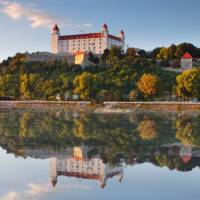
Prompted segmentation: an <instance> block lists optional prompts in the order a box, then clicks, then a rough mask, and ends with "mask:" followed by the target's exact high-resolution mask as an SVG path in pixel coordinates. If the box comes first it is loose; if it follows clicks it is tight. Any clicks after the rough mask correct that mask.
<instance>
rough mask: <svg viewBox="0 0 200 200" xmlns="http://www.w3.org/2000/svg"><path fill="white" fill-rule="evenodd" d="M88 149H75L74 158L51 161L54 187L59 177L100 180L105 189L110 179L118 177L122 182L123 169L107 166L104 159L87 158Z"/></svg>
mask: <svg viewBox="0 0 200 200" xmlns="http://www.w3.org/2000/svg"><path fill="white" fill-rule="evenodd" d="M86 152H87V147H85V146H82V147H75V148H74V153H73V156H72V157H70V158H66V159H58V158H56V157H55V158H51V159H50V180H51V183H52V186H56V184H57V181H58V176H67V177H76V178H81V179H89V180H99V183H100V186H101V187H102V188H104V187H105V186H106V182H107V179H108V178H112V177H113V176H117V177H118V179H119V181H120V182H121V180H122V178H123V174H124V172H123V167H122V165H119V166H111V165H110V164H105V163H104V162H103V160H102V159H100V158H98V157H95V158H91V159H89V158H87V156H86V155H85V154H86Z"/></svg>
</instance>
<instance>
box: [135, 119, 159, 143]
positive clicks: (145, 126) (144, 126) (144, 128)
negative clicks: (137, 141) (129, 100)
mask: <svg viewBox="0 0 200 200" xmlns="http://www.w3.org/2000/svg"><path fill="white" fill-rule="evenodd" d="M138 131H139V134H140V137H141V138H142V139H143V140H152V139H154V138H156V136H157V132H156V123H155V121H153V120H150V119H148V118H145V119H143V120H142V121H141V122H140V124H139V126H138Z"/></svg>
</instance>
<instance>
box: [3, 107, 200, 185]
mask: <svg viewBox="0 0 200 200" xmlns="http://www.w3.org/2000/svg"><path fill="white" fill-rule="evenodd" d="M199 118H200V116H199V115H193V116H184V115H175V114H164V115H162V114H152V113H150V114H143V113H138V114H136V113H135V114H124V115H123V114H121V115H119V114H115V115H114V114H93V113H70V112H65V111H59V112H38V111H37V112H36V111H32V112H28V111H16V112H9V111H6V112H1V113H0V122H1V123H0V145H1V147H2V148H4V149H5V150H6V151H7V153H12V154H14V155H15V156H19V157H23V158H27V157H30V158H32V159H49V162H50V169H49V171H50V180H51V183H52V185H53V186H56V184H57V181H58V180H59V177H60V176H65V177H69V178H70V177H76V178H78V179H89V180H98V181H99V184H100V186H101V187H102V188H104V187H105V186H106V183H107V180H108V179H109V178H112V177H113V178H114V177H115V178H117V179H118V180H119V181H120V182H121V181H122V178H123V175H124V173H125V172H124V170H125V166H133V165H140V164H141V163H152V164H153V165H154V166H158V167H168V169H169V170H174V169H176V170H179V171H182V172H185V171H191V170H192V169H194V168H195V167H197V166H198V167H199V166H200V135H199V134H198V133H199V131H200V124H199ZM125 174H126V173H125Z"/></svg>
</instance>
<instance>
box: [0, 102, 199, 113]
mask: <svg viewBox="0 0 200 200" xmlns="http://www.w3.org/2000/svg"><path fill="white" fill-rule="evenodd" d="M7 109H40V110H41V109H42V110H50V109H66V110H78V111H94V112H99V113H112V112H114V113H128V112H134V111H152V112H154V111H155V112H158V111H165V112H180V111H185V112H200V103H188V102H104V103H102V104H94V103H90V102H87V101H61V102H58V101H0V110H7Z"/></svg>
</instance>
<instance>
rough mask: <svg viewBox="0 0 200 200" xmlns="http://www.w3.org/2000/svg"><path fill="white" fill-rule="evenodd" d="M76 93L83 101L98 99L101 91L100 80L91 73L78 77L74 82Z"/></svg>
mask: <svg viewBox="0 0 200 200" xmlns="http://www.w3.org/2000/svg"><path fill="white" fill-rule="evenodd" d="M73 84H74V93H76V94H79V95H80V97H81V99H82V100H91V99H97V94H98V92H99V89H100V87H99V86H100V84H101V81H100V78H99V77H98V76H97V75H93V74H92V73H89V72H84V73H82V74H81V75H79V76H77V77H76V78H75V79H74V81H73Z"/></svg>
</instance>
